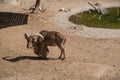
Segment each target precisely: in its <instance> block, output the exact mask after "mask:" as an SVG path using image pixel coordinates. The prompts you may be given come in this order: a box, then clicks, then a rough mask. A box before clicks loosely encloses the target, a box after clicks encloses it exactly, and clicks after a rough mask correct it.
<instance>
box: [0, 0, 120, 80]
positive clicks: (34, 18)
mask: <svg viewBox="0 0 120 80" xmlns="http://www.w3.org/2000/svg"><path fill="white" fill-rule="evenodd" d="M31 1H33V0H29V2H28V3H25V5H22V7H20V6H12V5H4V4H1V5H0V11H1V12H2V11H4V12H8V11H9V12H19V13H29V10H27V9H28V6H29V5H30V4H32V2H31ZM90 1H91V2H95V1H96V0H90ZM51 2H52V3H51ZM119 2H120V1H119V0H112V1H111V0H104V2H103V3H107V4H114V6H116V5H115V4H119ZM43 3H46V4H49V3H51V5H50V6H49V8H47V11H46V12H45V13H39V14H30V15H29V20H28V24H27V25H19V26H13V27H8V28H3V29H0V40H1V41H0V80H120V54H119V53H120V39H119V37H117V36H116V37H110V36H109V35H108V37H110V38H107V35H106V36H99V37H96V35H92V34H90V37H88V34H87V35H86V34H84V32H81V31H84V30H85V29H89V28H87V27H83V30H81V28H80V31H79V30H77V29H76V27H75V30H73V29H74V27H73V25H72V26H69V25H71V23H68V21H67V18H68V17H63V15H62V16H61V17H63V18H64V19H63V18H61V17H60V16H58V18H56V15H59V14H64V13H62V12H61V13H60V12H58V9H60V8H61V7H65V8H70V9H73V10H74V8H76V7H79V6H81V7H80V10H81V9H83V8H84V6H86V7H87V3H86V1H84V0H49V2H46V1H44V2H43ZM24 6H25V7H24ZM65 14H66V13H65ZM53 17H54V18H53ZM51 19H52V20H54V19H55V20H56V21H54V23H53V21H52V22H51ZM59 19H62V21H64V22H65V23H64V24H63V22H60V21H59V22H58V21H57V20H59ZM66 25H67V26H66ZM75 26H76V25H75ZM41 30H55V31H59V32H61V33H63V34H64V35H65V36H66V38H67V42H66V44H65V50H66V59H65V60H58V59H57V57H58V56H59V54H60V51H59V49H58V48H57V47H49V49H50V53H49V54H48V58H49V59H48V60H40V59H39V58H37V56H36V55H35V54H34V53H33V51H32V50H29V49H26V40H25V39H24V33H25V32H28V33H34V32H39V31H41ZM85 31H87V30H85ZM88 32H89V30H88ZM88 32H87V33H88ZM92 32H93V31H92ZM80 33H81V34H80ZM76 34H78V35H76ZM96 34H97V33H96ZM86 36H87V37H86ZM102 37H104V38H102ZM4 57H7V59H8V60H4V59H3V58H4Z"/></svg>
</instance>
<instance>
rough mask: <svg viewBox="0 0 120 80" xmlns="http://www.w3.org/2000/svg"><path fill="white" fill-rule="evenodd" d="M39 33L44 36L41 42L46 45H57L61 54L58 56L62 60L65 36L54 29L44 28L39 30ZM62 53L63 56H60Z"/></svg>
mask: <svg viewBox="0 0 120 80" xmlns="http://www.w3.org/2000/svg"><path fill="white" fill-rule="evenodd" d="M40 34H42V35H43V36H44V40H43V43H44V44H45V45H46V46H58V48H59V49H60V50H61V54H60V56H59V57H58V58H59V59H62V60H64V59H65V49H64V47H63V46H64V44H65V42H66V38H65V36H64V35H62V34H61V33H59V32H56V31H46V30H43V31H41V32H40ZM62 55H63V58H62Z"/></svg>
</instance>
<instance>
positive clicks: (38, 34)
mask: <svg viewBox="0 0 120 80" xmlns="http://www.w3.org/2000/svg"><path fill="white" fill-rule="evenodd" d="M33 35H37V36H40V37H41V38H42V39H43V40H44V36H43V35H42V34H40V33H34V34H33Z"/></svg>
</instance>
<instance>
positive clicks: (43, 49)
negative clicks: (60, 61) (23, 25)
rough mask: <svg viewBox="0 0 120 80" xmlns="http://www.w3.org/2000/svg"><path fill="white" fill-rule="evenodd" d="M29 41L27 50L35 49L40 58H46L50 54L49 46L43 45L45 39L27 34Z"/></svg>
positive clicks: (26, 37)
mask: <svg viewBox="0 0 120 80" xmlns="http://www.w3.org/2000/svg"><path fill="white" fill-rule="evenodd" d="M25 39H26V40H27V48H33V50H34V53H35V54H36V55H38V56H39V57H42V58H46V56H47V53H48V52H49V50H48V48H47V46H46V45H45V44H44V43H43V39H42V38H41V36H39V35H28V34H26V33H25Z"/></svg>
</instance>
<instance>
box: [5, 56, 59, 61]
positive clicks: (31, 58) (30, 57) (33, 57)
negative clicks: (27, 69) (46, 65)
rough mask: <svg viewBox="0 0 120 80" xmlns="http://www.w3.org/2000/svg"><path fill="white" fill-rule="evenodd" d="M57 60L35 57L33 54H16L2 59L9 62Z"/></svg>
mask: <svg viewBox="0 0 120 80" xmlns="http://www.w3.org/2000/svg"><path fill="white" fill-rule="evenodd" d="M26 59H28V60H58V59H57V58H50V57H49V58H45V59H44V58H42V57H35V56H18V57H15V58H10V57H3V60H6V61H10V62H17V61H22V60H26Z"/></svg>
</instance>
